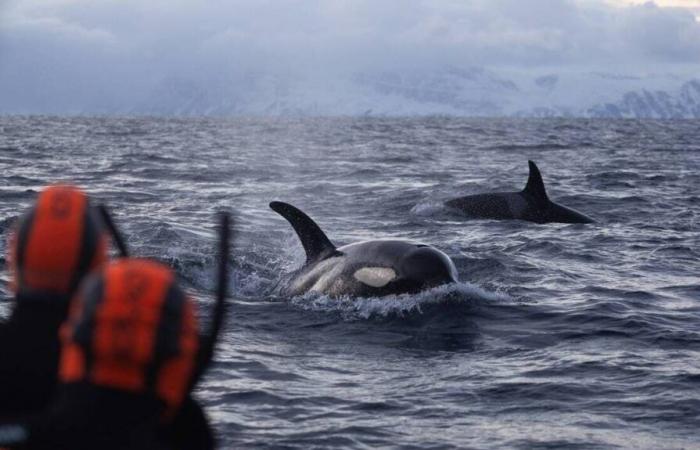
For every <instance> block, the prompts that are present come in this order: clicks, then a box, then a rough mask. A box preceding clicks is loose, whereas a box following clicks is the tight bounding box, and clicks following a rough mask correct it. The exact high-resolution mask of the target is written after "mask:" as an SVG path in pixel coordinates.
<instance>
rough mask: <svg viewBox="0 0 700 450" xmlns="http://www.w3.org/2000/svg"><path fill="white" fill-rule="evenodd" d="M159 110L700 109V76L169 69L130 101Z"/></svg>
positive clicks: (568, 113)
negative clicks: (213, 74) (186, 74)
mask: <svg viewBox="0 0 700 450" xmlns="http://www.w3.org/2000/svg"><path fill="white" fill-rule="evenodd" d="M120 112H128V113H136V114H156V115H266V116H268V115H273V116H280V115H281V116H285V115H292V116H305V115H379V116H384V115H394V116H396V115H399V116H403V115H432V114H445V115H456V116H477V117H494V116H517V117H557V116H563V117H630V118H646V117H648V118H700V77H698V78H694V77H693V76H692V75H688V74H685V75H674V74H649V75H634V76H632V75H626V74H624V73H613V72H610V73H608V72H600V71H560V72H549V73H541V72H540V73H534V72H533V73H523V72H515V71H507V70H502V71H496V70H489V69H485V68H481V67H465V68H457V67H444V68H440V69H412V70H406V69H404V70H394V71H376V72H370V71H365V72H358V73H353V74H350V75H346V76H337V75H336V76H323V75H321V74H316V75H300V74H265V73H245V74H238V75H235V76H231V77H222V76H219V77H218V78H216V79H211V78H210V79H206V78H202V79H200V80H192V79H183V78H173V77H170V78H166V79H164V80H162V81H161V82H160V83H159V84H158V85H157V86H155V87H154V88H153V90H152V93H151V95H149V96H147V97H146V98H144V99H142V100H141V101H140V102H139V103H137V104H136V105H135V106H134V105H132V106H131V107H130V109H129V110H128V111H120Z"/></svg>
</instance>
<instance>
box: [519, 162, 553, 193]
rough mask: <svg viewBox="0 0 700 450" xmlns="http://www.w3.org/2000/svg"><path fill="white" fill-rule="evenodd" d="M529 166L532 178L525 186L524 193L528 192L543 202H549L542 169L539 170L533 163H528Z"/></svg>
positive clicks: (529, 178) (530, 177)
mask: <svg viewBox="0 0 700 450" xmlns="http://www.w3.org/2000/svg"><path fill="white" fill-rule="evenodd" d="M527 164H528V165H529V166H530V176H529V177H528V179H527V184H526V185H525V189H523V192H527V193H528V194H530V195H532V196H534V197H535V198H538V199H541V200H548V198H547V191H545V189H544V181H542V175H541V174H540V169H538V168H537V165H536V164H535V163H534V162H532V161H528V162H527Z"/></svg>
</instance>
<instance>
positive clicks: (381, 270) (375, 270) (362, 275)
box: [353, 267, 396, 288]
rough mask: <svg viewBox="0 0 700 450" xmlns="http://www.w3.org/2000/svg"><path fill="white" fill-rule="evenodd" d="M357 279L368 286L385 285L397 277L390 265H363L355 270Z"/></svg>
mask: <svg viewBox="0 0 700 450" xmlns="http://www.w3.org/2000/svg"><path fill="white" fill-rule="evenodd" d="M353 276H354V277H355V279H356V280H357V281H359V282H361V283H364V284H366V285H367V286H372V287H376V288H379V287H384V286H386V285H387V284H389V282H391V281H392V280H393V279H395V278H396V272H394V269H390V268H388V267H363V268H362V269H358V270H356V271H355V273H354V275H353Z"/></svg>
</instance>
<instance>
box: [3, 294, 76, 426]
mask: <svg viewBox="0 0 700 450" xmlns="http://www.w3.org/2000/svg"><path fill="white" fill-rule="evenodd" d="M67 309H68V299H66V298H55V297H52V298H17V300H16V302H15V307H14V310H13V311H12V314H11V316H10V318H9V319H8V320H7V321H5V322H4V323H1V324H0V418H2V419H7V418H12V417H18V416H20V417H21V416H23V415H26V414H31V413H33V412H36V411H40V410H42V409H43V408H44V407H46V405H47V404H48V403H49V401H50V400H51V398H52V396H53V393H54V389H55V386H56V374H57V371H58V359H59V354H60V342H59V338H58V331H59V328H60V326H61V323H63V321H64V320H65V318H66V314H67Z"/></svg>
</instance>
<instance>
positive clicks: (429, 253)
mask: <svg viewBox="0 0 700 450" xmlns="http://www.w3.org/2000/svg"><path fill="white" fill-rule="evenodd" d="M397 268H398V274H397V275H398V277H399V279H398V280H397V281H398V282H402V283H404V284H406V285H408V286H412V287H413V288H414V289H415V290H422V289H427V288H432V287H435V286H440V285H442V284H447V283H454V282H456V281H457V268H456V267H455V265H454V263H453V262H452V260H451V259H450V257H449V256H447V255H446V254H444V253H443V252H441V251H440V250H438V249H436V248H434V247H430V246H428V245H422V244H419V245H416V247H415V249H413V250H412V251H410V252H408V253H407V254H406V255H405V256H404V257H403V258H401V260H400V261H399V262H398V267H397Z"/></svg>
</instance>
